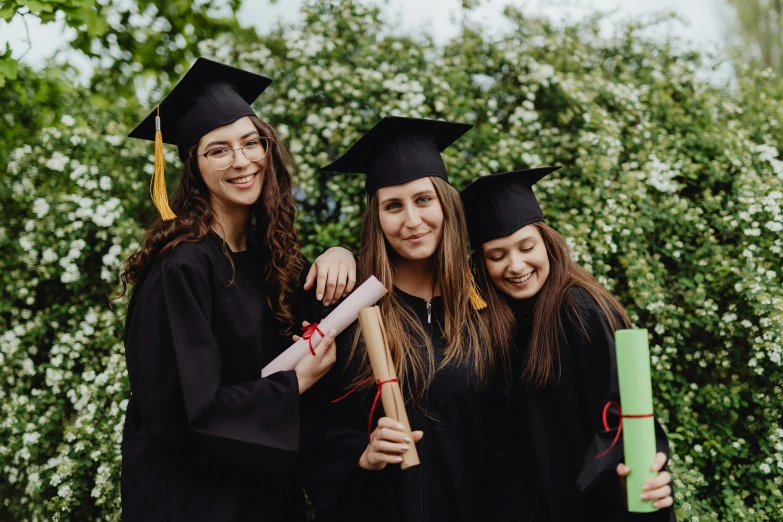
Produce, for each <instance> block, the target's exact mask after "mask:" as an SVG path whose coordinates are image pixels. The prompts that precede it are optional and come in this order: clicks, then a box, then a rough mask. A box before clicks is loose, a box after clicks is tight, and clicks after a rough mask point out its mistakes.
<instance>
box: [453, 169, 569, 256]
mask: <svg viewBox="0 0 783 522" xmlns="http://www.w3.org/2000/svg"><path fill="white" fill-rule="evenodd" d="M560 168H562V167H561V166H559V165H556V166H552V167H539V168H535V169H527V170H515V171H513V172H498V173H495V174H490V175H489V176H483V177H481V178H479V179H477V180H476V181H474V182H473V183H471V184H470V185H468V187H467V188H465V190H463V191H462V193H461V195H462V203H463V205H464V206H465V217H466V219H467V221H468V232H469V234H470V242H471V244H472V245H473V248H474V249H476V250H478V249H480V248H481V245H482V244H484V243H486V242H487V241H491V240H493V239H497V238H499V237H505V236H508V235H511V234H513V233H514V232H516V231H517V230H519V229H520V228H523V227H526V226H527V225H529V224H531V223H536V222H539V221H544V214H543V212H541V207H540V206H539V205H538V200H537V199H536V195H535V194H534V193H533V185H535V184H536V183H537V182H538V181H539V180H540V179H541V178H543V177H544V176H546V175H547V174H549V173H551V172H554V171H556V170H558V169H560Z"/></svg>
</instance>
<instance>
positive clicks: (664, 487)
mask: <svg viewBox="0 0 783 522" xmlns="http://www.w3.org/2000/svg"><path fill="white" fill-rule="evenodd" d="M664 464H666V454H665V453H660V452H659V453H658V454H657V455H656V456H655V462H653V465H652V469H653V471H657V472H658V475H657V476H656V477H655V478H654V479H652V480H648V481H647V482H645V483H644V486H643V487H642V491H641V492H639V494H640V495H641V497H640V498H641V499H642V500H653V501H654V502H653V506H655V507H656V508H658V509H662V508H667V507H670V506H671V505H672V504H674V499H673V498H672V488H671V486H670V484H671V482H672V477H671V475H670V474H669V472H668V471H661V469H662V468H663V465H664ZM630 472H631V469H630V468H629V467H628V466H626V465H625V464H618V465H617V474H618V475H619V476H621V477H627V476H628V474H629V473H630Z"/></svg>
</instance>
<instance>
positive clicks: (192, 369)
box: [122, 234, 318, 522]
mask: <svg viewBox="0 0 783 522" xmlns="http://www.w3.org/2000/svg"><path fill="white" fill-rule="evenodd" d="M221 242H222V240H221V239H220V238H219V237H218V236H216V235H213V234H210V235H209V236H208V237H207V238H206V239H204V240H202V241H201V242H198V243H182V244H180V245H178V246H177V247H176V248H175V249H174V250H173V252H172V253H171V254H169V255H168V256H166V257H165V258H164V259H162V260H160V261H158V262H157V263H155V264H154V265H153V266H152V267H151V268H150V271H149V273H148V275H147V276H146V277H145V279H144V280H143V281H142V282H141V283H140V284H139V285H138V286H137V287H136V288H135V290H134V292H133V296H132V299H131V303H130V307H129V310H128V316H127V319H126V326H125V356H126V361H127V367H128V375H129V377H130V385H131V398H130V402H129V404H128V410H127V414H126V418H125V429H124V435H123V440H122V459H123V460H122V510H123V520H124V521H128V522H131V521H133V522H135V521H140V522H141V521H143V522H163V521H166V522H180V521H182V522H194V521H195V522H197V521H202V520H203V521H210V522H214V521H218V520H219V521H226V522H228V521H251V520H252V521H254V522H266V521H285V522H289V521H292V520H303V519H304V500H303V496H302V490H301V487H300V486H298V485H297V480H296V479H294V478H293V476H292V468H293V465H294V462H295V460H296V457H297V452H298V447H299V426H300V424H299V416H300V397H299V386H298V381H297V378H296V374H295V372H293V371H287V372H279V373H276V374H274V375H271V376H268V377H267V378H261V368H262V367H263V366H265V365H266V364H267V363H268V362H269V361H271V360H272V359H273V358H274V357H276V356H277V355H278V354H279V353H280V352H281V351H282V350H283V349H284V348H285V347H286V346H288V345H290V344H291V341H290V339H288V340H287V339H284V338H281V337H280V336H279V332H280V330H281V329H280V326H279V324H278V323H277V322H276V321H275V319H274V316H273V314H272V312H271V311H270V310H269V308H268V307H267V305H266V301H265V298H264V287H263V275H262V272H261V266H262V258H261V253H259V252H258V251H255V250H247V251H244V252H237V253H232V254H231V257H232V259H233V262H234V266H235V268H236V273H235V279H234V284H233V285H231V286H230V287H226V282H227V281H229V280H230V278H231V266H230V264H229V262H228V260H227V259H226V257H225V255H224V254H223V252H222V250H221ZM300 288H301V287H300ZM297 292H298V294H299V295H298V298H297V300H296V307H295V310H294V313H295V314H298V315H299V317H298V319H301V318H303V317H305V316H310V315H311V311H312V313H315V311H317V310H318V306H317V305H310V304H305V302H306V301H307V297H305V296H304V295H303V293H302V292H299V291H297ZM312 302H315V301H314V300H312V301H308V303H312ZM311 320H312V318H311ZM306 396H307V394H304V395H303V396H302V397H303V399H304V398H305V397H306Z"/></svg>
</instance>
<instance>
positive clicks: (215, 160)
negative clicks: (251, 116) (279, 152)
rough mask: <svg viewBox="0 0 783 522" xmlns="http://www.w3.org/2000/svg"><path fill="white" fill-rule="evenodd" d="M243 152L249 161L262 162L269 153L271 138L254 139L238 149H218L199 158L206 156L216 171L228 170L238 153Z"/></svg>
mask: <svg viewBox="0 0 783 522" xmlns="http://www.w3.org/2000/svg"><path fill="white" fill-rule="evenodd" d="M238 150H241V151H242V154H244V155H245V157H246V158H247V160H248V161H261V160H262V159H264V158H265V157H266V155H267V153H268V152H269V138H267V137H263V138H253V139H252V140H250V141H248V142H247V143H245V144H244V145H243V146H242V147H240V148H238V149H229V148H228V147H218V148H215V149H212V150H208V151H206V152H205V153H204V154H198V156H197V157H199V158H200V157H201V156H206V157H207V161H208V162H209V164H210V165H211V166H212V168H213V169H215V170H226V169H227V168H229V167H231V165H233V164H234V159H235V158H236V151H238Z"/></svg>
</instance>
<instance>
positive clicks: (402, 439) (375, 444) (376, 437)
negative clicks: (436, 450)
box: [359, 417, 424, 470]
mask: <svg viewBox="0 0 783 522" xmlns="http://www.w3.org/2000/svg"><path fill="white" fill-rule="evenodd" d="M404 429H405V428H403V426H402V424H400V423H399V422H397V421H395V420H392V419H390V418H389V417H381V418H380V420H378V427H377V428H375V431H373V432H372V435H370V443H369V444H368V445H367V449H365V450H364V453H362V456H361V457H360V458H359V467H361V468H363V469H370V470H378V469H383V468H385V467H386V464H399V463H400V462H402V454H403V453H405V452H406V451H408V450H409V449H410V447H411V445H412V444H413V443H415V442H419V441H420V440H421V438H422V437H423V436H424V432H423V431H414V432H413V433H411V436H412V437H413V439H412V440H411V439H410V438H409V437H407V436H406V435H405V431H404Z"/></svg>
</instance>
